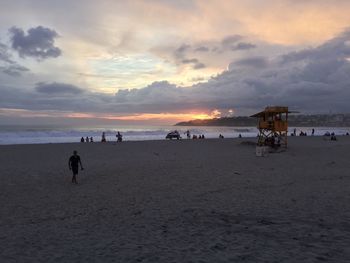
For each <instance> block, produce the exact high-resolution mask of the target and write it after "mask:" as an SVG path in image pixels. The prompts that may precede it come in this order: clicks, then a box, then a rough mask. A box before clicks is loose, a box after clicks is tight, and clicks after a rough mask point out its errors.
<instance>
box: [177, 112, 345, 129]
mask: <svg viewBox="0 0 350 263" xmlns="http://www.w3.org/2000/svg"><path fill="white" fill-rule="evenodd" d="M288 121H289V126H292V127H327V126H329V127H350V114H328V115H326V114H319V115H291V116H289V117H288ZM256 124H257V119H256V118H252V117H246V116H240V117H223V118H215V119H208V120H191V121H186V122H179V123H176V124H175V126H235V127H249V126H256Z"/></svg>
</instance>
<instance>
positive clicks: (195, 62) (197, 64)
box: [181, 58, 206, 70]
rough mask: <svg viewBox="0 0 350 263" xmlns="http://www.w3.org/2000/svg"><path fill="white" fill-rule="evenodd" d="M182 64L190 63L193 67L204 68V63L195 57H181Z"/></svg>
mask: <svg viewBox="0 0 350 263" xmlns="http://www.w3.org/2000/svg"><path fill="white" fill-rule="evenodd" d="M181 63H182V64H192V68H193V69H196V70H197V69H202V68H205V67H206V66H205V64H204V63H202V62H200V61H199V60H198V59H197V58H190V59H183V60H182V61H181Z"/></svg>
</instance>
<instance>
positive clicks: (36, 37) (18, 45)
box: [9, 26, 62, 60]
mask: <svg viewBox="0 0 350 263" xmlns="http://www.w3.org/2000/svg"><path fill="white" fill-rule="evenodd" d="M9 32H10V35H11V46H12V48H13V49H14V50H16V51H17V52H18V54H19V55H20V56H21V57H34V58H37V59H39V60H42V59H47V58H55V57H58V56H60V55H61V53H62V52H61V50H60V49H59V48H58V47H55V46H54V44H55V38H57V37H58V34H57V33H56V31H54V30H52V29H49V28H46V27H42V26H38V27H35V28H31V29H29V30H28V31H27V34H26V33H25V32H24V31H23V29H21V28H18V27H12V28H10V29H9Z"/></svg>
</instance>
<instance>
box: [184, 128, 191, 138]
mask: <svg viewBox="0 0 350 263" xmlns="http://www.w3.org/2000/svg"><path fill="white" fill-rule="evenodd" d="M185 134H186V136H187V139H191V133H190V131H189V130H187V131H186V132H185Z"/></svg>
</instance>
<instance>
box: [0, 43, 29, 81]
mask: <svg viewBox="0 0 350 263" xmlns="http://www.w3.org/2000/svg"><path fill="white" fill-rule="evenodd" d="M26 71H29V69H28V68H26V67H23V66H21V65H19V64H18V63H17V62H15V61H14V60H12V58H11V54H10V53H9V51H8V47H7V46H6V45H5V44H2V43H1V42H0V72H2V73H4V74H6V75H9V76H12V77H19V76H21V75H22V73H23V72H26Z"/></svg>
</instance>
